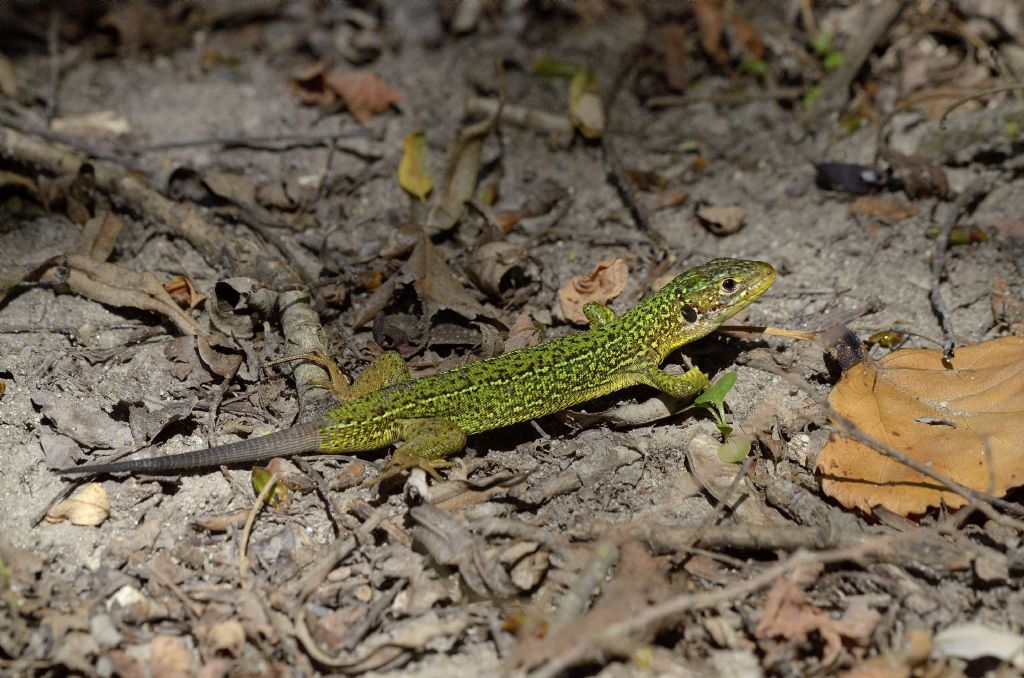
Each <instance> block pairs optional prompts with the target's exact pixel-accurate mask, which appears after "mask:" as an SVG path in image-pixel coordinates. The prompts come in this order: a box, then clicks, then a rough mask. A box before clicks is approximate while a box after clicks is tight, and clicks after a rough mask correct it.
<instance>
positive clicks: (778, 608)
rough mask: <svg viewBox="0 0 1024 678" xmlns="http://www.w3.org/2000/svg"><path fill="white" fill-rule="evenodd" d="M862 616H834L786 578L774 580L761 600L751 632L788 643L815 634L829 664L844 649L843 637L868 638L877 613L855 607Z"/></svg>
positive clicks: (823, 661) (853, 639)
mask: <svg viewBox="0 0 1024 678" xmlns="http://www.w3.org/2000/svg"><path fill="white" fill-rule="evenodd" d="M855 616H859V617H861V619H859V620H857V621H855V622H848V621H846V620H844V619H833V618H832V617H831V616H830V615H829V614H828V613H827V612H825V611H824V610H822V609H820V608H818V607H817V606H815V605H814V603H812V602H811V600H810V599H809V598H808V597H807V594H806V593H804V592H803V591H802V590H801V589H800V587H799V586H797V585H796V584H795V583H793V582H792V581H791V580H789V579H787V578H786V577H782V578H780V579H777V580H776V581H775V585H774V586H773V587H772V590H771V591H769V592H768V598H767V600H765V603H764V614H763V615H762V616H761V621H759V622H758V624H757V628H756V629H755V630H754V635H756V636H757V637H759V638H783V639H785V640H787V641H790V642H795V643H805V642H807V640H808V638H809V636H811V635H812V634H817V635H819V636H820V637H821V639H822V640H823V641H824V642H825V647H824V649H823V650H822V658H821V663H822V665H823V666H831V665H832V664H833V662H835V660H836V659H837V658H838V656H839V653H840V652H842V650H843V638H846V639H848V640H852V641H854V642H855V643H858V644H862V643H865V642H866V641H868V640H869V639H870V638H871V632H872V631H873V630H874V627H875V626H876V625H877V623H878V620H879V618H880V617H879V615H878V614H877V613H875V612H872V611H871V610H867V611H866V612H865V611H863V610H858V611H857V613H856V615H855Z"/></svg>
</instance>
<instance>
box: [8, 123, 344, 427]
mask: <svg viewBox="0 0 1024 678" xmlns="http://www.w3.org/2000/svg"><path fill="white" fill-rule="evenodd" d="M0 122H2V121H0ZM36 136H37V135H36V134H35V132H34V131H33V133H32V135H29V134H25V133H22V132H20V131H17V130H16V129H13V128H12V127H11V126H9V125H6V124H0V156H3V157H9V158H12V159H15V160H17V161H19V162H22V163H26V164H30V165H34V166H36V167H39V168H41V169H43V170H45V171H47V172H49V173H52V174H57V175H66V174H74V173H76V172H78V170H79V168H80V167H81V165H82V164H83V163H85V162H89V163H90V164H91V165H92V167H93V169H94V176H95V181H96V187H97V189H98V190H101V191H104V192H106V193H108V194H109V195H110V196H111V197H112V198H113V199H115V200H116V201H117V202H119V203H120V204H122V205H125V206H127V207H128V208H130V209H131V210H133V211H134V212H136V213H138V214H140V215H142V216H143V217H145V218H146V219H148V220H151V221H153V222H156V223H158V224H161V225H163V226H165V227H166V228H168V229H170V230H171V231H173V232H174V233H176V234H177V235H178V236H180V237H182V238H185V239H186V240H188V241H189V242H190V243H192V245H194V246H195V247H196V249H197V250H199V252H200V253H201V254H202V255H203V257H204V258H205V259H206V260H207V261H208V262H210V264H211V265H213V266H214V267H216V266H217V265H218V264H222V263H223V262H225V261H230V262H232V263H233V264H234V269H235V271H234V272H235V273H236V274H238V275H242V276H247V277H251V278H255V279H257V280H259V281H261V282H263V283H264V284H266V285H267V286H268V287H270V288H272V289H276V290H291V291H288V292H284V293H282V294H280V295H279V297H278V309H279V310H280V312H281V318H282V330H283V332H284V334H285V337H286V339H288V340H289V342H290V343H291V344H292V345H294V346H296V347H297V352H307V351H319V352H320V353H327V352H328V346H327V338H326V337H327V335H326V333H325V332H324V330H323V327H322V325H321V324H320V318H319V316H318V315H317V313H316V312H315V311H314V310H313V309H312V307H311V306H310V302H309V299H310V296H309V293H308V292H306V291H305V287H304V284H303V282H302V279H301V278H300V277H299V276H298V275H297V274H296V272H295V271H294V270H293V268H292V267H291V266H289V265H288V264H287V263H286V262H284V261H281V260H280V259H279V258H277V257H274V256H273V255H271V254H270V253H269V252H268V251H267V248H266V246H265V245H264V244H263V243H262V242H261V241H260V240H259V239H258V238H255V237H251V236H248V237H247V236H246V235H242V236H238V235H237V234H228V233H227V232H225V230H224V229H223V228H221V227H220V226H219V225H218V224H216V223H214V222H212V221H211V220H210V219H208V218H207V215H206V213H205V212H204V211H203V210H202V209H201V208H199V207H197V206H195V205H191V204H189V203H178V202H175V201H173V200H170V199H168V198H166V197H165V196H163V195H161V194H160V193H158V192H157V191H155V190H153V189H152V188H150V187H149V186H148V185H147V184H146V183H144V182H143V181H142V180H140V179H139V178H138V177H137V176H136V175H135V174H133V173H132V172H131V171H129V170H128V169H126V167H125V166H124V165H123V164H121V163H120V162H114V161H110V160H99V159H95V158H90V157H89V156H88V155H86V153H84V152H82V151H80V150H77V149H75V148H72V147H68V146H67V145H65V144H63V143H59V142H52V141H46V140H44V139H45V135H39V136H42V137H43V138H36ZM296 290H297V291H296ZM326 376H327V375H326V374H325V373H324V371H323V370H321V369H320V368H318V367H317V366H315V365H312V364H310V363H300V365H299V366H298V367H297V368H296V370H295V379H296V382H297V385H298V390H299V402H300V404H301V405H302V407H303V409H304V410H310V409H313V405H314V403H312V402H311V398H310V393H312V392H314V389H313V388H312V387H311V386H310V382H311V381H316V380H322V379H324V378H325V377H326ZM315 392H317V393H322V391H320V390H319V389H316V390H315Z"/></svg>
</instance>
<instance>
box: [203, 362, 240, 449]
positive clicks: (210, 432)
mask: <svg viewBox="0 0 1024 678" xmlns="http://www.w3.org/2000/svg"><path fill="white" fill-rule="evenodd" d="M241 366H242V361H241V360H236V361H235V365H234V368H233V369H232V370H231V373H230V374H227V375H225V376H224V379H223V380H222V381H221V382H220V385H219V386H217V390H216V391H214V394H213V400H211V401H210V409H209V411H208V412H207V419H206V441H207V442H206V446H207V447H213V446H214V434H215V432H216V431H217V410H218V409H220V404H221V401H222V400H224V394H225V393H226V392H227V390H228V387H229V386H231V381H232V380H233V379H234V378H235V375H236V374H238V368H240V367H241Z"/></svg>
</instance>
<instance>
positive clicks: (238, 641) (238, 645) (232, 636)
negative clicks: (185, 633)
mask: <svg viewBox="0 0 1024 678" xmlns="http://www.w3.org/2000/svg"><path fill="white" fill-rule="evenodd" d="M206 640H207V643H209V647H210V650H212V651H213V653H214V654H217V653H227V654H229V655H231V656H232V657H239V656H241V654H242V650H243V649H245V629H244V628H242V624H241V623H240V622H239V621H238V620H236V619H228V620H226V621H222V622H220V623H218V624H215V625H214V626H213V628H211V629H210V634H209V635H208V636H207V638H206Z"/></svg>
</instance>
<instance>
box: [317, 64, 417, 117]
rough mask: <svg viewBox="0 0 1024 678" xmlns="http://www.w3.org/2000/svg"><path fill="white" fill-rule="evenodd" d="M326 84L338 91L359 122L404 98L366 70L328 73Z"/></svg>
mask: <svg viewBox="0 0 1024 678" xmlns="http://www.w3.org/2000/svg"><path fill="white" fill-rule="evenodd" d="M327 85H328V86H329V87H330V88H331V89H332V90H334V91H335V92H337V93H338V95H339V96H340V97H341V99H342V101H344V102H345V106H346V107H347V108H348V110H349V111H350V112H351V113H352V115H353V117H355V119H356V120H357V121H359V122H366V121H367V120H369V119H370V118H372V117H373V116H375V115H377V114H378V113H383V112H384V111H386V110H388V109H389V108H391V106H392V105H393V104H397V103H398V102H399V101H401V100H402V99H404V98H405V95H404V94H402V93H401V92H399V91H398V90H397V89H395V88H394V87H392V86H391V85H389V84H387V83H386V82H384V81H383V80H381V79H380V78H378V77H377V76H376V75H374V74H373V73H370V72H368V71H354V72H352V73H330V74H328V75H327Z"/></svg>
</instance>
